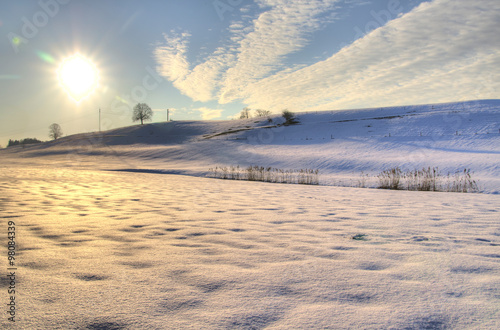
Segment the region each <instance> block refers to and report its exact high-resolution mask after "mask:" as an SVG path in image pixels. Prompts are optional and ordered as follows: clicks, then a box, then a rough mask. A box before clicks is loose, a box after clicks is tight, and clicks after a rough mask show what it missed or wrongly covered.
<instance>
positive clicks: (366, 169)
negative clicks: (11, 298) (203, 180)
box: [0, 100, 500, 193]
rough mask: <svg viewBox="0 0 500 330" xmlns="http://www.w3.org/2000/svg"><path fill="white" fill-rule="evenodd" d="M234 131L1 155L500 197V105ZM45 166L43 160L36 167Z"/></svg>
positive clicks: (85, 138) (162, 128) (98, 137)
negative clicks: (437, 181)
mask: <svg viewBox="0 0 500 330" xmlns="http://www.w3.org/2000/svg"><path fill="white" fill-rule="evenodd" d="M297 117H298V119H299V121H300V123H299V124H298V125H291V126H283V125H281V124H282V123H283V119H282V118H281V117H280V116H279V115H273V116H272V117H271V118H270V119H268V118H252V119H245V120H231V121H179V122H165V123H154V124H147V125H143V126H130V127H124V128H119V129H114V130H110V131H107V132H102V133H87V134H78V135H73V136H68V137H65V138H62V139H59V140H57V141H52V142H48V143H44V144H42V145H36V146H29V147H26V148H24V149H23V148H21V147H14V148H9V149H5V150H1V151H0V155H2V157H7V156H10V157H16V156H17V159H18V160H17V161H21V160H20V159H22V161H24V162H30V161H31V162H38V161H40V160H41V159H43V161H44V162H46V163H47V165H54V166H71V167H89V166H91V167H98V168H101V169H124V170H136V171H141V170H157V171H164V172H168V173H182V174H189V175H197V176H205V175H207V173H208V170H209V168H213V167H215V166H231V165H240V166H249V165H259V166H271V167H276V168H283V169H303V168H312V169H319V170H320V173H321V177H320V178H321V179H320V180H321V184H326V185H347V186H355V185H356V184H357V181H358V179H359V178H360V176H361V173H365V174H369V175H370V176H371V180H370V179H369V180H368V182H367V185H368V186H376V179H375V176H376V175H377V174H378V173H379V172H381V171H383V170H386V169H390V168H393V167H401V168H402V169H407V170H412V169H420V168H422V167H428V166H431V167H439V169H440V170H441V171H442V173H445V174H446V173H448V172H450V173H454V172H455V171H458V170H463V169H464V168H467V169H471V170H472V171H473V172H474V178H476V179H479V180H480V185H481V187H482V190H483V191H484V192H488V193H499V192H500V180H499V178H500V166H499V165H498V164H500V134H499V133H500V100H483V101H471V102H460V103H447V104H434V105H419V106H404V107H391V108H375V109H361V110H346V111H325V112H312V113H297ZM41 156H43V158H39V157H41Z"/></svg>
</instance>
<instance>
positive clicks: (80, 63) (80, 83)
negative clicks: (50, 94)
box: [57, 54, 99, 103]
mask: <svg viewBox="0 0 500 330" xmlns="http://www.w3.org/2000/svg"><path fill="white" fill-rule="evenodd" d="M57 75H58V79H59V84H60V85H61V87H62V88H63V89H64V90H65V92H66V93H67V94H68V96H69V97H70V98H72V99H73V100H75V102H77V103H79V102H81V101H82V100H84V99H85V98H87V97H88V96H89V95H90V94H92V92H93V91H94V90H95V88H96V87H97V84H98V80H99V72H98V70H97V68H96V66H95V65H94V63H92V61H90V60H89V59H87V58H85V57H83V56H82V55H80V54H75V55H73V56H70V57H68V58H66V59H64V60H63V62H62V63H61V65H60V66H59V69H58V70H57Z"/></svg>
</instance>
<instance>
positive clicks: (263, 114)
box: [255, 109, 271, 117]
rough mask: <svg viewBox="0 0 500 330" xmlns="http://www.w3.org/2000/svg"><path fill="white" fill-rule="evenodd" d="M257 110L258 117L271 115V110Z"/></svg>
mask: <svg viewBox="0 0 500 330" xmlns="http://www.w3.org/2000/svg"><path fill="white" fill-rule="evenodd" d="M255 112H257V117H267V116H270V115H271V111H269V110H264V109H257V110H255Z"/></svg>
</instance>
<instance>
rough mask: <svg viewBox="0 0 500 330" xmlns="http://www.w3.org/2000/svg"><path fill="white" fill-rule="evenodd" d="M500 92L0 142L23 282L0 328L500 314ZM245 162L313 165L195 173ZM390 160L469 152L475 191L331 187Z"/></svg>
mask: <svg viewBox="0 0 500 330" xmlns="http://www.w3.org/2000/svg"><path fill="white" fill-rule="evenodd" d="M499 108H500V102H499V101H476V102H470V103H456V104H445V105H429V106H413V107H400V108H387V109H367V110H359V111H344V112H325V113H310V114H298V116H297V117H298V118H299V120H300V124H299V125H294V126H287V127H283V126H280V127H273V128H265V126H274V125H276V124H277V123H278V122H279V120H280V119H279V117H278V116H275V117H273V118H272V119H273V123H269V122H267V119H266V120H256V119H249V120H242V121H240V120H237V121H220V122H169V123H156V124H150V125H144V126H133V127H127V128H122V129H116V130H113V131H109V132H104V133H102V134H97V133H94V134H90V133H89V134H81V135H76V136H69V137H66V138H62V139H60V140H57V141H54V142H50V143H45V144H42V145H37V146H26V147H25V148H22V147H21V146H20V147H13V148H9V149H5V150H1V151H0V157H1V159H2V162H1V166H0V205H1V213H0V224H1V228H4V231H5V232H6V231H7V226H8V225H7V223H8V221H14V222H15V224H16V244H17V256H16V263H17V270H16V281H17V282H16V323H15V324H12V323H11V322H9V321H8V320H7V317H8V315H7V314H6V313H5V312H4V313H3V314H4V316H3V317H2V318H1V319H0V327H2V328H6V329H8V328H12V329H140V328H143V329H184V328H185V329H235V328H236V329H291V328H294V329H324V328H329V329H451V328H452V329H497V328H500V322H499V320H500V286H499V285H498V284H499V283H500V222H499V219H500V217H499V214H500V213H499V212H500V203H499V202H500V200H499V198H500V197H499V196H498V192H499V191H500V184H499V180H498V177H499V165H498V164H499V163H500V159H499V157H500V156H499V155H500V143H499V142H500V138H499V132H498V129H499V124H498V123H499V119H500V111H499ZM230 129H231V130H232V131H236V130H239V131H238V132H236V133H228V132H229V130H230ZM221 133H223V134H221ZM389 134H390V136H389ZM332 137H333V139H332ZM250 164H255V165H262V166H273V167H279V168H296V169H300V168H318V169H320V171H321V173H322V174H321V179H322V180H323V182H322V185H320V186H305V185H288V184H271V183H262V182H247V181H231V180H217V179H212V178H207V177H204V176H205V175H206V173H207V170H208V168H209V167H213V166H218V165H219V166H220V165H241V166H245V165H250ZM392 166H400V167H402V168H409V169H413V168H419V167H422V166H439V168H441V169H443V170H449V171H454V170H456V169H461V168H464V167H467V168H471V169H472V170H473V171H474V172H475V177H476V178H478V179H479V180H480V182H481V184H482V185H483V187H484V188H483V190H484V192H485V193H481V194H460V193H436V192H413V191H388V190H377V189H359V188H351V187H338V186H333V184H336V183H338V182H339V181H340V180H344V181H345V182H349V180H351V181H353V182H354V181H355V180H356V179H357V178H358V177H359V174H360V171H365V172H373V173H376V172H377V171H379V170H384V169H387V167H392ZM6 237H7V235H6V234H5V235H2V236H1V238H0V243H1V246H4V247H6V246H7V239H6ZM3 250H4V253H3V255H4V257H2V265H3V269H4V271H5V270H6V269H7V267H8V266H7V249H6V248H4V249H3ZM0 286H1V291H0V292H2V293H1V294H0V297H2V301H3V302H2V304H3V306H4V309H5V310H6V307H5V306H6V304H5V303H7V302H8V294H7V287H8V286H9V283H8V280H7V278H6V277H2V278H1V282H0Z"/></svg>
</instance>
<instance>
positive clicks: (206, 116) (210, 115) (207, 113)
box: [194, 107, 224, 120]
mask: <svg viewBox="0 0 500 330" xmlns="http://www.w3.org/2000/svg"><path fill="white" fill-rule="evenodd" d="M194 110H196V111H199V112H201V119H203V120H210V119H215V118H219V117H220V116H221V115H222V111H224V110H222V109H210V108H207V107H201V108H198V109H194Z"/></svg>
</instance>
